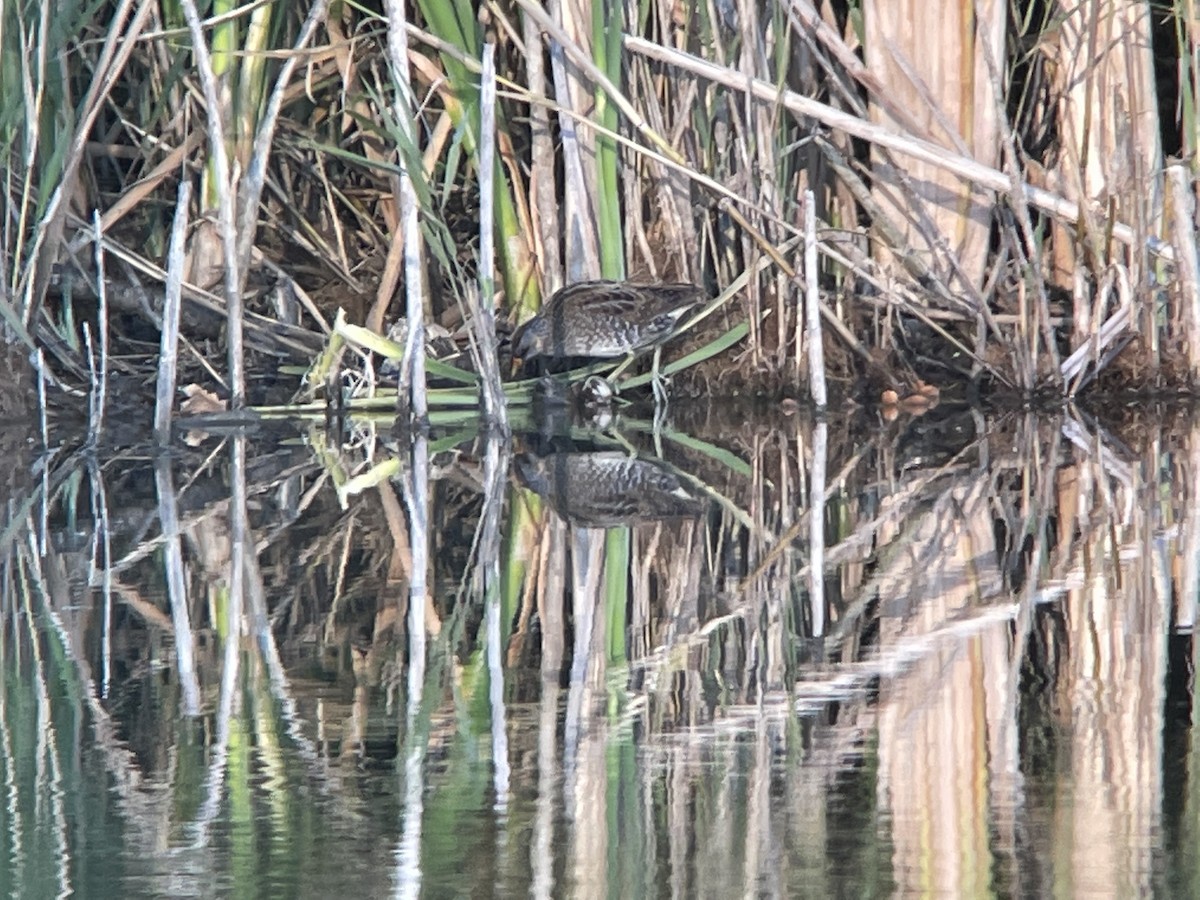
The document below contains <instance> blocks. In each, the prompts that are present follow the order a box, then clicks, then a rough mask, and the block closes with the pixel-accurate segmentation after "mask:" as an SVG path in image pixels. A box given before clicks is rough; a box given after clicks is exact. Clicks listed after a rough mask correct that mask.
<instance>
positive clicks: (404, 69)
mask: <svg viewBox="0 0 1200 900" xmlns="http://www.w3.org/2000/svg"><path fill="white" fill-rule="evenodd" d="M406 15H407V14H406V12H405V8H404V0H387V19H388V42H387V43H388V61H389V62H390V63H391V67H392V81H393V84H394V87H395V98H394V100H393V101H392V114H393V116H394V117H395V122H396V127H397V128H398V129H399V130H400V131H401V133H402V135H403V138H404V140H403V143H404V145H405V146H402V147H400V148H399V152H398V153H397V161H398V162H399V164H400V175H399V181H400V191H399V193H400V230H401V233H402V235H403V237H404V293H405V297H406V299H407V304H406V309H405V312H406V315H407V318H408V333H407V335H406V336H405V341H404V359H405V366H404V374H403V375H402V376H401V378H400V390H399V391H398V392H397V401H398V402H399V403H401V404H405V403H407V405H408V411H409V415H410V416H411V419H412V421H414V422H416V423H418V424H420V425H424V423H425V422H426V421H427V419H428V417H429V401H428V398H427V396H426V391H425V320H424V316H425V304H424V302H423V297H422V293H421V291H422V279H421V232H420V226H419V223H418V217H417V213H418V209H417V192H416V189H415V188H414V187H413V183H412V174H411V173H410V172H409V169H408V165H409V160H408V156H407V150H408V148H412V147H416V136H415V134H414V129H413V121H412V115H413V114H412V96H413V93H412V82H411V80H410V78H409V71H408V31H407V28H408V20H407V18H406ZM405 387H408V389H409V390H410V392H411V393H410V394H409V396H408V397H405V396H404V388H405Z"/></svg>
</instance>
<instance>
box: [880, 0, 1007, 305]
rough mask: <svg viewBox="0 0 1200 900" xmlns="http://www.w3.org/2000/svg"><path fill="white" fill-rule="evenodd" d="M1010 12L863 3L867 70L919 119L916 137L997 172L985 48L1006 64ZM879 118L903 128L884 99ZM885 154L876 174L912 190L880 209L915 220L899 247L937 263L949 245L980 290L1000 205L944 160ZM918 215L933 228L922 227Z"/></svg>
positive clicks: (995, 7) (990, 1)
mask: <svg viewBox="0 0 1200 900" xmlns="http://www.w3.org/2000/svg"><path fill="white" fill-rule="evenodd" d="M1006 12H1007V5H1006V4H1005V3H1003V2H1000V0H980V2H974V3H973V2H971V0H961V2H957V3H955V2H951V3H941V4H929V3H925V2H923V0H900V2H899V3H896V2H879V0H868V2H867V3H865V4H864V6H863V25H864V31H865V35H864V38H863V43H864V46H865V50H866V64H867V68H868V70H869V71H870V72H871V74H872V76H873V77H874V79H875V81H876V82H877V83H878V84H881V85H886V93H887V95H888V101H889V104H888V105H889V106H899V107H900V108H901V109H903V110H904V111H905V116H904V119H903V120H902V121H904V122H908V121H911V120H913V119H915V120H916V122H917V124H918V129H919V130H918V131H917V132H916V133H917V134H919V135H923V136H925V135H927V136H928V138H927V139H928V140H930V141H931V142H932V143H934V144H938V145H944V146H946V147H947V149H948V150H952V151H953V152H956V153H957V154H958V155H960V156H963V157H967V158H973V159H975V160H976V161H978V162H980V163H983V164H985V165H988V166H993V167H994V166H995V165H996V164H997V163H998V161H999V133H1000V128H999V124H998V123H997V121H996V112H997V102H996V98H995V97H994V96H993V95H992V91H993V83H992V80H991V79H990V78H989V77H988V71H987V66H986V61H985V56H984V53H983V52H982V51H981V49H980V47H979V46H978V44H979V43H980V42H986V43H987V45H988V48H989V50H990V52H991V53H992V55H993V58H1001V57H1002V54H1003V46H1004V28H1005V21H1006ZM870 116H871V121H872V122H874V123H876V124H878V125H881V126H884V127H887V128H889V129H894V128H895V127H896V125H897V124H900V123H897V122H896V121H895V120H894V119H893V118H892V116H891V114H890V112H889V111H888V107H887V106H885V105H882V104H880V103H879V102H878V101H877V99H876V98H875V97H872V103H871V107H870ZM902 127H904V126H902ZM905 130H911V129H908V128H906V129H905ZM881 150H882V148H881V147H879V146H878V145H876V146H875V147H873V160H872V163H873V164H872V170H873V174H874V175H875V177H876V178H877V179H878V181H880V182H883V183H884V184H894V183H896V182H897V181H898V180H899V178H900V176H901V175H902V176H903V177H904V179H905V180H906V181H907V182H908V184H909V185H911V187H912V190H911V191H907V192H905V194H904V195H902V196H901V197H899V198H895V199H893V198H891V197H890V196H889V192H886V191H878V190H877V191H876V198H877V200H878V202H879V203H880V204H882V205H883V206H884V208H885V209H888V210H891V211H892V215H893V217H894V218H895V219H897V220H898V221H901V222H904V223H906V227H905V231H904V234H903V240H902V242H901V243H900V244H898V245H896V246H900V247H909V246H912V245H914V243H915V244H916V245H917V246H919V247H921V249H922V250H923V251H924V252H926V253H928V254H930V255H931V256H933V255H936V254H938V252H939V247H940V246H941V244H942V243H943V242H948V243H949V252H950V255H951V256H952V257H953V258H955V259H956V260H958V262H959V265H961V266H962V269H963V272H964V275H965V281H966V283H968V284H971V285H973V286H975V287H976V288H978V287H979V286H980V285H981V284H982V283H983V278H984V273H985V270H986V266H987V259H988V239H989V231H990V229H991V221H992V209H993V203H992V200H991V198H990V197H989V196H987V194H986V193H984V192H981V191H980V190H978V189H976V188H973V187H972V186H971V185H970V184H969V183H964V182H962V181H960V180H959V179H958V178H956V177H955V176H954V174H953V173H951V172H948V171H946V170H945V169H943V168H942V167H941V166H939V165H938V164H937V163H934V162H930V161H926V160H920V159H896V160H893V159H892V158H891V157H890V156H888V155H887V154H885V153H883V152H881ZM918 218H920V219H922V220H924V221H925V222H926V223H927V228H918V227H915V224H914V223H915V220H916V219H918ZM918 239H919V240H918ZM881 249H886V248H881Z"/></svg>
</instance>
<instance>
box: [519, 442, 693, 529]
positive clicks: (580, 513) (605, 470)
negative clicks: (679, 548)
mask: <svg viewBox="0 0 1200 900" xmlns="http://www.w3.org/2000/svg"><path fill="white" fill-rule="evenodd" d="M513 466H514V470H515V473H516V476H517V479H518V480H519V481H520V483H521V484H523V485H524V486H525V487H527V488H529V489H530V490H532V491H533V492H534V493H536V494H538V495H539V496H540V497H542V499H544V500H545V501H546V502H547V503H549V504H550V506H551V507H552V508H553V509H554V511H555V512H556V513H558V515H559V516H561V517H562V518H563V519H564V520H565V521H567V522H569V523H571V524H573V525H578V526H581V527H585V528H612V527H614V526H617V525H636V524H637V523H639V522H653V521H661V520H664V519H697V518H699V517H700V516H702V515H704V513H705V512H706V511H707V509H708V501H707V498H706V497H704V496H703V494H702V493H701V492H700V491H699V490H698V489H697V488H696V487H694V486H693V485H692V484H690V483H689V482H687V481H685V480H684V479H683V477H681V476H680V475H679V474H678V473H677V472H676V471H674V470H672V469H671V468H670V467H669V466H667V465H666V464H665V463H663V462H660V461H659V460H657V459H650V458H645V457H637V456H630V455H629V454H627V453H625V452H624V451H620V450H602V451H597V452H576V453H567V452H557V453H550V454H549V455H547V456H538V455H536V454H534V453H531V452H524V453H520V454H518V455H517V457H516V458H515V459H514V460H513Z"/></svg>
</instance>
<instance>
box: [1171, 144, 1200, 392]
mask: <svg viewBox="0 0 1200 900" xmlns="http://www.w3.org/2000/svg"><path fill="white" fill-rule="evenodd" d="M1166 187H1167V194H1168V203H1167V208H1168V210H1169V211H1170V221H1169V225H1170V235H1171V246H1172V247H1174V248H1175V291H1176V304H1177V308H1178V310H1179V318H1180V319H1182V320H1183V336H1184V338H1185V340H1186V341H1187V353H1186V358H1187V361H1188V367H1189V376H1190V378H1191V382H1192V385H1193V386H1195V385H1197V384H1200V256H1198V254H1197V252H1196V196H1195V194H1194V193H1193V179H1192V173H1191V172H1190V171H1189V170H1188V169H1187V168H1186V167H1184V166H1183V165H1178V164H1177V165H1173V166H1168V167H1167V177H1166Z"/></svg>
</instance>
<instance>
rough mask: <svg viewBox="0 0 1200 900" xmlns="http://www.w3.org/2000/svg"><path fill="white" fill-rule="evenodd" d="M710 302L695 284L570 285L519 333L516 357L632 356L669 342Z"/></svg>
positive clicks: (521, 328)
mask: <svg viewBox="0 0 1200 900" xmlns="http://www.w3.org/2000/svg"><path fill="white" fill-rule="evenodd" d="M707 300H708V297H707V295H706V294H705V292H704V289H703V288H699V287H697V286H696V285H694V284H632V283H630V282H626V281H582V282H580V283H578V284H571V285H568V286H567V287H565V288H563V289H562V290H560V291H557V292H556V293H555V294H554V296H552V297H551V298H550V299H549V300H547V301H546V303H545V304H544V305H543V307H542V311H541V312H540V313H538V314H537V315H536V316H534V317H533V318H532V319H530V320H529V321H528V322H526V323H525V324H523V325H522V326H521V327H520V328H518V329H517V331H516V333H515V334H514V335H513V356H515V357H518V358H520V359H530V358H532V357H536V356H548V357H554V358H560V357H570V356H592V357H600V358H603V359H610V358H616V357H619V356H627V355H630V354H633V353H636V352H637V351H638V350H642V349H644V348H647V347H653V346H655V345H656V344H660V343H662V342H663V341H665V340H666V339H667V338H669V337H670V336H671V334H672V333H673V332H674V331H675V328H676V326H677V325H678V324H679V320H680V319H682V318H683V317H684V316H685V315H687V314H688V313H689V312H691V311H692V310H694V309H697V308H698V307H700V306H701V305H702V304H703V303H704V302H705V301H707Z"/></svg>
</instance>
